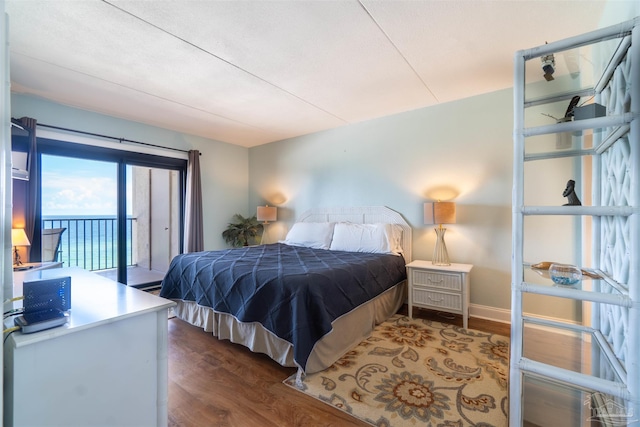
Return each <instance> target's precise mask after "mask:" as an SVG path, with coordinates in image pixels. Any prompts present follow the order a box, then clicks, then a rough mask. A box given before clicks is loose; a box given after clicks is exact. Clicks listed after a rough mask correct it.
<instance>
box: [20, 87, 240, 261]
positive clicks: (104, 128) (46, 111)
mask: <svg viewBox="0 0 640 427" xmlns="http://www.w3.org/2000/svg"><path fill="white" fill-rule="evenodd" d="M11 108H12V115H13V117H16V118H19V117H24V116H28V117H33V118H35V119H36V120H37V121H38V123H43V124H47V125H52V126H59V127H64V128H70V129H77V130H82V131H86V132H92V133H98V134H103V135H109V136H114V137H120V138H126V139H130V140H134V141H140V142H145V143H150V144H156V145H160V146H163V147H173V148H179V149H183V150H191V149H195V150H199V151H200V152H201V153H202V155H201V156H200V166H201V172H202V183H203V216H204V243H205V249H208V250H214V249H222V248H225V247H226V245H225V243H224V240H223V239H222V231H223V230H224V229H225V228H226V225H227V223H228V222H229V221H231V219H232V217H233V215H234V214H235V213H242V214H244V215H246V214H248V213H249V211H248V210H247V209H248V203H247V197H248V196H247V187H248V175H249V172H248V150H247V149H246V148H244V147H238V146H235V145H231V144H227V143H223V142H219V141H214V140H210V139H205V138H200V137H196V136H192V135H185V134H181V133H178V132H173V131H169V130H166V129H161V128H157V127H153V126H147V125H144V124H141V123H136V122H130V121H127V120H122V119H118V118H114V117H110V116H105V115H102V114H97V113H92V112H89V111H84V110H79V109H75V108H71V107H68V106H64V105H60V104H56V103H52V102H49V101H46V100H43V99H40V98H36V97H31V96H24V95H16V94H13V95H12V97H11ZM39 131H40V130H39ZM167 153H168V154H169V155H172V152H167ZM185 158H186V157H185Z"/></svg>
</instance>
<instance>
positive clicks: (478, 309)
mask: <svg viewBox="0 0 640 427" xmlns="http://www.w3.org/2000/svg"><path fill="white" fill-rule="evenodd" d="M469 317H477V318H480V319H485V320H491V321H492V322H500V323H507V324H511V310H508V309H505V308H496V307H489V306H488V305H478V304H470V305H469Z"/></svg>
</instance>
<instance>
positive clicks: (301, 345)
mask: <svg viewBox="0 0 640 427" xmlns="http://www.w3.org/2000/svg"><path fill="white" fill-rule="evenodd" d="M406 277H407V275H406V269H405V262H404V259H403V258H402V257H401V256H394V255H382V254H369V253H355V252H340V251H329V250H324V249H310V248H306V247H297V246H289V245H285V244H282V243H275V244H270V245H261V246H253V247H247V248H240V249H228V250H221V251H210V252H196V253H191V254H183V255H178V256H176V257H175V258H174V259H173V261H172V262H171V266H170V267H169V271H168V272H167V274H166V276H165V278H164V280H163V281H162V290H161V292H160V296H162V297H164V298H170V299H180V300H185V301H195V302H197V303H198V304H199V305H203V306H207V307H211V308H213V309H214V310H215V311H217V312H222V313H229V314H232V315H233V316H234V317H236V318H237V319H238V320H240V321H242V322H260V323H261V324H262V325H263V326H264V327H265V328H266V329H268V330H270V331H271V332H273V333H275V334H276V335H277V336H278V337H280V338H282V339H284V340H285V341H288V342H289V343H291V344H293V348H294V359H295V361H296V363H297V364H298V365H299V366H300V367H301V368H302V369H303V370H304V369H305V365H306V362H307V359H308V357H309V354H310V353H311V350H312V349H313V346H314V344H315V343H316V341H318V340H319V339H320V338H322V337H323V336H324V335H325V334H326V333H328V332H329V331H330V330H331V322H332V321H334V320H335V319H337V318H338V317H340V316H341V315H343V314H345V313H348V312H349V311H351V310H352V309H354V308H355V307H358V306H359V305H361V304H362V303H364V302H366V301H369V300H370V299H372V298H374V297H376V296H377V295H379V294H381V293H382V292H384V291H385V290H387V289H389V288H391V287H393V286H394V285H395V284H397V283H399V282H401V281H403V280H405V279H406Z"/></svg>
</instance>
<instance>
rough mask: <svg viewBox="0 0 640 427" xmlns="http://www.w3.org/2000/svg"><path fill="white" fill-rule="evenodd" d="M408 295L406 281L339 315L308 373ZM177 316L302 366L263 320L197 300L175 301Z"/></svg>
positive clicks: (314, 354)
mask: <svg viewBox="0 0 640 427" xmlns="http://www.w3.org/2000/svg"><path fill="white" fill-rule="evenodd" d="M405 296H406V281H403V282H401V283H399V284H398V285H396V286H394V287H393V288H390V289H388V290H387V291H385V292H384V293H382V294H380V295H378V296H377V297H376V298H374V299H373V300H371V301H369V302H367V303H365V304H363V305H361V306H359V307H357V308H355V309H353V310H352V311H350V312H349V313H347V314H345V315H343V316H341V317H339V318H338V319H336V320H335V321H334V322H333V323H332V326H333V329H332V330H331V331H329V333H328V334H326V335H325V336H324V337H322V339H321V340H320V341H318V342H317V343H316V345H315V346H314V348H313V351H312V352H311V355H310V356H309V359H308V360H307V365H306V369H305V373H307V374H311V373H314V372H319V371H323V370H325V369H326V368H328V367H329V366H331V365H332V364H333V363H334V362H335V361H336V360H338V359H339V358H340V357H342V355H344V354H345V353H346V352H347V351H349V350H351V349H352V348H353V347H355V346H356V345H357V344H359V343H360V342H361V341H362V340H364V339H365V338H367V337H368V336H369V335H370V334H371V331H372V330H373V328H374V327H375V326H376V325H377V324H379V323H382V322H384V321H385V320H386V319H388V318H389V317H390V316H392V315H393V314H395V313H396V312H397V311H398V310H399V309H400V307H401V306H402V303H403V302H404V301H405ZM174 301H175V302H176V303H177V306H176V307H175V308H174V311H175V314H176V317H178V318H180V319H182V320H184V321H186V322H188V323H190V324H192V325H195V326H199V327H201V328H203V329H204V330H205V331H207V332H212V333H213V335H214V336H215V337H218V338H219V339H228V340H229V341H231V342H233V343H236V344H241V345H243V346H245V347H247V348H249V349H250V350H251V351H253V352H255V353H264V354H266V355H268V356H269V357H271V358H272V359H273V360H275V361H276V362H278V363H279V364H281V365H282V366H288V367H297V368H300V367H299V366H298V365H297V364H296V363H295V361H294V360H293V345H292V344H291V343H289V342H287V341H285V340H283V339H282V338H279V337H277V336H276V335H274V334H273V333H272V332H270V331H268V330H267V329H265V328H264V326H262V325H261V324H260V323H257V322H253V323H243V322H240V321H238V320H237V319H236V318H235V317H233V316H232V315H230V314H227V313H218V312H215V311H214V310H213V309H212V308H210V307H204V306H201V305H198V304H197V303H196V302H194V301H182V300H174Z"/></svg>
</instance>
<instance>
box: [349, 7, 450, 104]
mask: <svg viewBox="0 0 640 427" xmlns="http://www.w3.org/2000/svg"><path fill="white" fill-rule="evenodd" d="M358 3H359V4H360V6H361V7H362V9H364V11H365V12H366V13H367V15H369V18H371V20H372V21H373V23H374V24H376V26H377V27H378V29H379V30H380V31H381V32H382V34H384V36H385V37H386V38H387V40H388V41H389V43H391V46H393V48H394V49H395V50H396V52H398V55H400V57H402V59H403V60H404V62H405V63H406V64H407V65H408V66H409V68H411V71H413V74H415V76H416V77H417V78H418V80H420V82H421V83H422V85H423V86H424V88H425V89H426V90H427V92H429V93H430V94H431V96H433V98H434V99H435V100H436V102H438V103H439V102H440V100H439V99H438V97H437V96H436V95H435V94H434V93H433V91H432V90H431V89H429V86H428V85H427V83H426V82H425V81H424V80H423V79H422V77H421V76H420V74H418V71H417V70H416V69H415V68H414V67H413V65H411V62H409V60H408V59H407V58H406V57H405V56H404V54H403V53H402V51H401V50H400V49H399V48H398V46H397V45H396V44H395V43H394V42H393V40H391V37H390V36H389V34H387V32H386V31H385V30H384V29H383V28H382V26H381V25H380V23H378V21H376V18H374V17H373V15H372V14H371V12H370V11H369V9H367V7H366V6H365V5H364V4H362V1H361V0H358Z"/></svg>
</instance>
